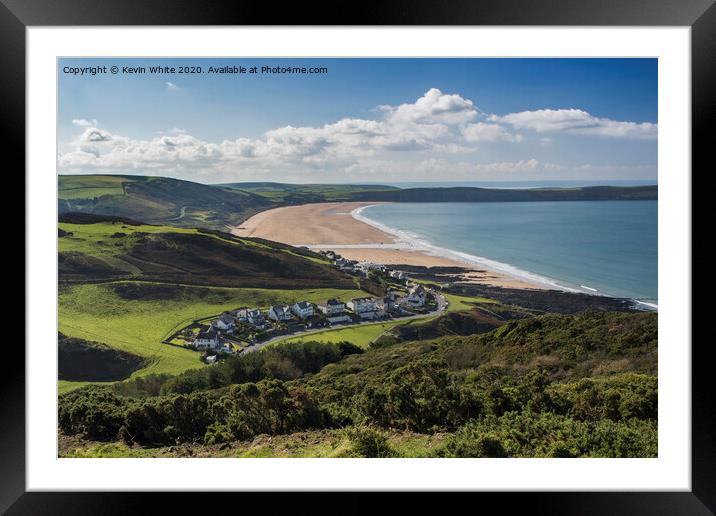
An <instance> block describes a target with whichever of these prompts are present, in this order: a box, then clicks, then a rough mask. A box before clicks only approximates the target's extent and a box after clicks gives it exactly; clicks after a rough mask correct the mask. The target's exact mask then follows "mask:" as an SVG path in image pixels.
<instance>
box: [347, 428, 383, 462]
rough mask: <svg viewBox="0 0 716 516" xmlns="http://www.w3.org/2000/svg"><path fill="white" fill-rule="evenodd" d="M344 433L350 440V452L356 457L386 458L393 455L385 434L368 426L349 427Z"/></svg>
mask: <svg viewBox="0 0 716 516" xmlns="http://www.w3.org/2000/svg"><path fill="white" fill-rule="evenodd" d="M346 435H347V436H348V439H349V440H350V442H351V447H350V453H351V455H353V456H357V457H369V458H387V457H394V456H395V451H394V450H393V449H392V448H391V447H390V444H389V443H388V438H387V437H386V435H385V434H384V433H383V432H381V431H380V430H378V429H376V428H372V427H369V426H358V427H350V428H348V429H346Z"/></svg>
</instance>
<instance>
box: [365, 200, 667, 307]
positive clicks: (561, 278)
mask: <svg viewBox="0 0 716 516" xmlns="http://www.w3.org/2000/svg"><path fill="white" fill-rule="evenodd" d="M657 203H658V201H575V202H571V201H560V202H494V203H437V202H436V203H386V204H378V205H373V206H367V207H364V208H359V209H357V210H354V212H353V216H354V217H355V218H357V219H359V220H362V221H363V222H366V223H368V224H371V225H373V226H376V227H378V228H379V229H382V230H383V231H386V232H388V233H391V234H393V235H395V236H396V237H398V240H399V242H402V243H404V244H405V245H407V246H409V247H413V248H418V249H424V250H427V251H429V252H431V253H432V254H436V255H440V256H444V257H447V258H452V259H456V260H459V261H462V262H464V263H470V264H474V265H476V266H481V267H483V268H485V269H488V270H493V271H496V272H503V273H506V274H509V275H511V276H513V277H519V278H523V279H525V280H528V281H532V282H535V283H539V284H541V285H544V286H547V287H549V288H556V289H560V290H566V291H571V292H583V293H587V294H595V295H605V296H614V297H626V298H631V299H634V300H635V301H637V302H639V303H640V305H641V306H642V307H643V308H645V309H657V308H658V284H657V280H658V278H657V276H658V257H657V221H658V216H657V215H658V211H657Z"/></svg>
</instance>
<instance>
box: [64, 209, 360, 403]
mask: <svg viewBox="0 0 716 516" xmlns="http://www.w3.org/2000/svg"><path fill="white" fill-rule="evenodd" d="M60 219H61V222H60V223H59V238H58V245H59V254H58V268H59V295H58V312H59V331H60V332H62V333H63V334H64V335H65V336H67V337H68V338H72V339H81V340H82V341H87V342H92V343H95V344H93V345H92V346H91V348H92V349H89V348H88V347H87V346H85V347H84V348H83V349H81V350H80V349H78V350H75V353H74V354H67V356H68V357H73V358H72V360H74V362H72V364H71V365H70V366H68V367H69V369H68V371H69V373H70V374H61V377H60V391H61V392H66V391H68V390H71V389H73V388H77V387H80V386H82V385H84V383H83V382H86V381H88V380H91V381H98V382H99V381H111V380H117V379H121V378H120V377H116V375H112V374H103V373H102V367H101V364H100V362H101V361H102V360H104V358H107V359H108V360H110V359H116V358H117V357H110V355H111V353H109V352H108V353H103V351H101V350H104V347H105V346H107V347H108V349H109V350H112V351H114V352H116V353H120V355H118V357H124V358H127V357H128V356H129V355H132V356H136V357H138V359H139V360H140V361H141V367H138V368H133V369H131V370H129V369H128V370H126V371H125V372H126V373H127V374H126V376H129V375H130V374H131V376H132V378H136V377H143V376H146V375H150V374H176V373H179V372H181V371H185V370H187V369H191V368H200V367H202V366H203V365H202V362H200V361H199V359H198V354H197V353H196V352H193V351H190V350H188V349H185V348H179V347H175V346H170V345H167V344H162V340H164V339H165V338H166V337H167V336H169V335H170V334H171V333H172V332H173V331H176V330H178V329H179V328H180V327H182V326H184V325H186V324H189V323H191V322H192V321H195V320H200V319H203V318H206V317H209V316H213V315H216V314H219V313H221V312H222V311H224V310H228V309H235V308H239V307H242V306H258V307H262V308H266V307H268V306H270V305H272V304H277V303H292V302H295V301H300V300H308V301H312V302H318V301H321V300H325V299H326V298H330V297H343V298H350V297H358V296H362V295H365V293H364V292H362V291H361V290H359V289H358V288H357V286H356V283H355V281H354V279H353V278H352V277H350V276H347V275H345V274H343V273H341V272H339V271H337V270H336V269H335V268H333V267H331V266H330V265H329V264H328V263H327V262H326V261H325V260H323V259H322V257H321V256H320V255H316V254H314V253H311V252H310V251H306V250H300V249H294V248H292V247H290V246H286V245H283V244H275V243H273V242H268V241H260V240H252V239H241V238H237V237H234V236H232V235H230V234H228V233H223V232H218V231H208V230H197V229H185V228H173V227H168V226H155V225H148V224H144V223H141V222H136V221H133V220H129V219H113V218H111V217H103V216H96V215H90V214H81V215H76V214H64V215H61V216H60ZM63 220H65V221H72V222H62V221H63ZM80 222H81V223H80ZM121 354H127V355H121ZM77 357H80V359H81V360H79V361H78V360H76V359H77ZM87 357H94V358H89V359H88V358H87ZM100 357H103V358H102V360H100ZM85 359H86V360H85ZM110 361H111V360H110ZM105 362H106V360H105ZM82 364H84V366H82ZM75 366H77V367H75ZM105 369H106V368H105ZM109 369H112V367H109ZM126 376H123V377H126Z"/></svg>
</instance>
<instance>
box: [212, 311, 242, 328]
mask: <svg viewBox="0 0 716 516" xmlns="http://www.w3.org/2000/svg"><path fill="white" fill-rule="evenodd" d="M211 325H212V326H214V327H215V328H216V329H217V330H221V331H233V330H234V329H235V328H236V320H235V319H234V317H233V316H232V315H231V314H230V313H229V312H224V313H223V314H221V315H220V316H219V317H217V318H216V319H215V320H214V321H212V323H211Z"/></svg>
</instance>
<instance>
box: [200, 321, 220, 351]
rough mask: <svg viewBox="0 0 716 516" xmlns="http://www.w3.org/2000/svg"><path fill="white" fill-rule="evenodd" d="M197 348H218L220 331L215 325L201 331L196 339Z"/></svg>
mask: <svg viewBox="0 0 716 516" xmlns="http://www.w3.org/2000/svg"><path fill="white" fill-rule="evenodd" d="M194 347H195V348H196V349H216V348H218V347H219V332H217V331H216V328H214V327H213V326H212V327H210V328H209V329H207V330H202V331H200V332H199V333H198V334H197V335H196V338H195V339H194Z"/></svg>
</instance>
